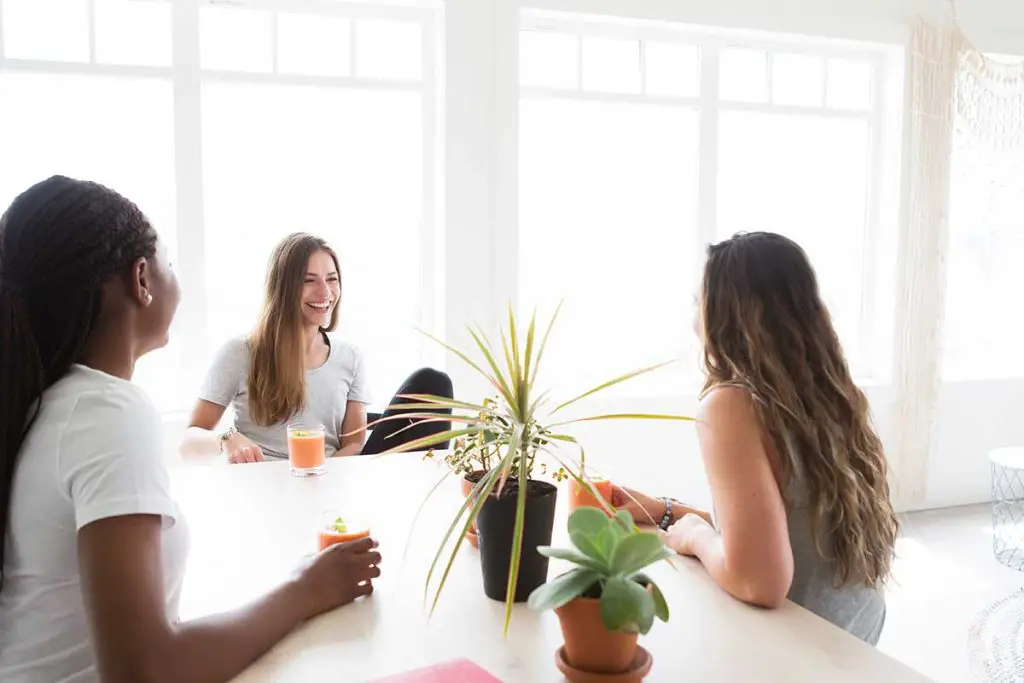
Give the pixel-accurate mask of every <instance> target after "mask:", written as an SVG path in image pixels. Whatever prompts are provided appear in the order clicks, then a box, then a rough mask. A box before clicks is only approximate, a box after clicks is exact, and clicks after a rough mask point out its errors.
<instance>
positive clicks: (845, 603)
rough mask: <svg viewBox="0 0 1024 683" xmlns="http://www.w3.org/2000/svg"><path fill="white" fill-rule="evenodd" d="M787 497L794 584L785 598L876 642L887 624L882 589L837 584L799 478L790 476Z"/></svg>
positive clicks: (858, 584) (859, 584)
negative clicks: (819, 544) (816, 534)
mask: <svg viewBox="0 0 1024 683" xmlns="http://www.w3.org/2000/svg"><path fill="white" fill-rule="evenodd" d="M785 497H786V518H787V521H788V524H789V545H790V546H791V547H792V549H793V584H792V585H791V586H790V589H789V595H787V596H786V597H788V598H789V599H790V600H792V601H793V602H795V603H796V604H798V605H800V606H802V607H804V608H806V609H808V610H810V611H811V612H814V613H815V614H817V615H818V616H819V617H821V618H822V619H825V620H827V621H830V622H832V623H833V624H835V625H836V626H838V627H839V628H841V629H843V630H845V631H849V632H850V633H851V634H853V635H855V636H856V637H858V638H860V639H861V640H863V641H865V642H867V643H870V644H871V645H877V644H878V637H879V636H880V635H881V634H882V627H883V626H884V625H885V594H884V592H883V590H882V589H881V588H879V587H875V588H872V587H870V586H868V585H865V584H863V583H852V584H847V585H844V586H840V587H837V586H836V585H835V580H834V577H835V571H834V567H833V565H832V563H831V562H829V561H828V560H826V559H824V558H822V557H821V556H820V555H819V554H818V552H817V550H816V549H815V547H814V537H813V536H812V535H811V514H810V511H809V509H808V506H807V494H806V489H805V487H804V486H803V485H802V483H801V481H800V479H798V478H797V477H795V476H794V477H792V478H791V479H790V483H789V485H788V486H787V487H786V496H785Z"/></svg>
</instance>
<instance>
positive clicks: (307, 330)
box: [302, 325, 323, 354]
mask: <svg viewBox="0 0 1024 683" xmlns="http://www.w3.org/2000/svg"><path fill="white" fill-rule="evenodd" d="M321 343H323V336H322V335H321V332H320V327H319V326H317V325H312V326H311V325H307V326H306V327H304V328H303V330H302V348H303V350H304V351H305V352H306V354H310V353H313V351H314V350H316V348H317V347H318V346H320V344H321Z"/></svg>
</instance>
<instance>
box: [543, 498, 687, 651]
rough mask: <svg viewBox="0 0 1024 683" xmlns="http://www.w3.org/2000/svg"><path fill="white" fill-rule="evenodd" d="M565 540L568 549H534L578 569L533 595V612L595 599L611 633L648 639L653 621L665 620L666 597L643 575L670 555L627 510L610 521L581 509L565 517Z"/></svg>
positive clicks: (595, 510)
mask: <svg viewBox="0 0 1024 683" xmlns="http://www.w3.org/2000/svg"><path fill="white" fill-rule="evenodd" d="M569 538H570V540H571V541H572V546H573V547H571V548H552V547H550V546H541V547H539V548H537V551H538V552H539V553H540V554H542V555H546V556H548V557H553V558H556V559H559V560H565V561H567V562H571V563H572V564H574V565H576V566H575V567H574V568H573V569H571V570H570V571H568V572H566V573H565V574H562V575H561V576H559V577H558V578H556V579H553V580H552V581H548V582H547V583H545V584H544V585H542V586H540V587H539V588H537V589H536V590H534V591H533V593H531V594H530V602H529V605H530V607H531V608H533V609H536V610H546V609H557V608H559V607H561V606H562V605H566V604H568V603H570V602H572V601H573V600H575V599H576V598H580V597H588V598H599V599H600V600H601V620H602V621H603V622H604V625H605V628H607V629H608V630H609V631H622V632H626V633H642V634H646V633H647V632H648V631H650V630H651V626H652V625H653V624H654V619H655V617H657V618H658V619H661V620H662V621H668V603H667V602H665V596H664V595H662V592H661V589H660V588H658V585H657V584H656V583H654V581H652V580H651V579H650V577H648V576H647V575H646V574H644V573H643V570H644V569H646V568H647V567H648V566H650V565H652V564H654V563H655V562H658V561H660V560H665V559H668V558H669V557H671V556H672V551H671V550H669V549H668V548H666V547H665V545H664V544H663V543H662V542H661V539H660V538H658V536H657V535H656V534H653V533H651V532H646V531H640V530H639V529H637V527H636V525H635V524H634V523H633V519H632V517H630V515H629V513H627V512H625V511H619V512H617V513H616V514H615V516H614V517H608V516H607V515H605V514H604V513H603V512H601V511H600V510H598V509H597V508H590V507H583V508H579V509H577V510H576V511H575V512H573V513H572V515H570V517H569ZM648 589H650V590H649V591H648Z"/></svg>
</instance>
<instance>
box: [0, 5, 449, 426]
mask: <svg viewBox="0 0 1024 683" xmlns="http://www.w3.org/2000/svg"><path fill="white" fill-rule="evenodd" d="M0 12H2V20H3V21H2V22H0V24H2V27H3V32H2V38H3V40H2V41H0V48H2V49H0V150H3V158H4V159H5V163H3V164H2V165H0V204H2V205H4V206H6V205H7V204H8V203H9V202H10V201H11V200H12V199H13V197H14V196H15V195H16V194H17V193H18V192H20V191H21V190H23V189H25V188H26V187H28V186H29V185H31V184H32V183H34V182H37V181H39V180H41V179H43V178H45V177H47V176H49V175H53V174H64V175H70V176H75V177H80V178H85V179H90V180H96V181H99V182H102V183H104V184H106V185H108V186H110V187H112V188H114V189H116V190H118V191H119V192H121V193H122V194H124V195H126V196H127V197H129V198H131V199H132V200H134V201H136V202H137V203H138V204H139V205H140V207H141V208H142V209H143V211H145V212H146V213H147V215H149V216H150V218H151V219H152V221H153V223H154V224H155V225H156V227H157V229H158V230H159V231H160V233H161V236H162V238H163V239H164V240H165V242H166V243H167V245H168V246H169V248H170V251H171V255H172V259H173V260H174V261H175V265H176V271H177V273H178V277H179V279H180V280H181V282H182V287H183V290H184V293H185V297H184V300H183V302H182V306H181V309H180V311H179V315H178V317H177V320H176V323H175V328H174V330H173V331H172V342H171V344H170V345H169V346H168V348H166V349H163V350H161V351H158V352H156V353H154V354H152V356H151V357H149V358H147V359H144V361H143V362H142V363H141V364H140V367H139V372H138V380H139V381H140V382H141V383H142V384H143V385H144V386H146V388H147V389H148V390H149V391H150V393H151V394H152V395H153V396H154V398H155V399H156V400H157V402H158V404H159V405H160V406H161V407H162V408H164V409H165V410H179V409H183V408H186V407H187V406H188V405H189V404H190V402H191V401H192V400H193V399H194V397H195V391H196V388H197V385H198V383H199V382H200V380H201V377H202V374H203V372H204V371H205V369H206V366H207V363H208V361H209V358H210V355H211V354H212V352H213V351H214V350H215V349H216V348H217V347H218V346H219V345H220V344H222V343H223V342H224V341H225V340H226V339H227V338H228V337H229V336H231V335H238V334H244V333H245V332H247V331H248V330H249V329H250V328H251V327H252V325H253V323H254V322H255V320H256V317H257V314H258V311H259V307H260V304H261V300H262V293H263V279H264V274H265V269H266V264H267V260H268V257H269V256H270V253H271V250H272V248H273V246H274V244H275V243H276V242H278V241H279V240H280V239H281V238H282V237H284V236H285V235H287V234H288V233H290V232H294V231H304V232H311V233H314V234H318V235H320V236H322V237H324V238H325V239H327V240H328V242H330V243H331V244H332V246H334V247H335V249H336V250H337V252H338V254H339V257H340V258H341V260H342V270H343V273H342V288H343V294H342V302H341V333H342V334H343V336H345V337H346V338H348V339H350V340H351V341H353V342H354V343H356V344H358V345H359V346H360V347H361V348H362V349H363V350H364V352H365V353H366V355H367V359H368V367H369V371H370V373H371V390H372V392H373V393H374V398H375V399H376V400H377V401H378V402H381V403H383V402H385V401H387V399H388V398H389V396H390V392H392V391H394V390H395V389H396V388H397V386H398V383H399V381H400V380H401V379H402V377H404V376H405V375H406V374H408V373H409V372H410V371H412V370H413V369H415V367H417V366H418V365H419V364H421V363H422V362H423V357H422V356H423V354H424V353H428V351H427V350H426V349H425V348H424V344H423V337H422V336H421V335H419V334H418V333H417V332H416V331H415V328H416V327H428V328H432V327H435V326H436V324H437V321H435V320H433V319H432V311H434V310H436V307H435V306H434V300H435V298H436V297H437V296H438V294H439V292H438V289H437V287H435V281H434V279H433V273H434V270H433V268H432V267H430V264H429V263H425V260H426V259H428V258H430V256H431V255H432V254H433V253H434V241H435V240H436V239H437V235H436V234H435V220H434V208H433V207H434V202H433V199H432V197H433V194H434V191H435V190H434V183H435V178H434V174H433V169H434V165H435V164H434V159H435V149H434V146H435V144H436V140H435V134H436V131H435V129H434V127H435V121H436V118H437V117H436V116H434V115H433V108H434V106H435V96H436V93H435V81H436V79H435V78H434V73H435V67H436V65H435V57H434V52H435V49H434V48H435V43H436V41H435V37H434V31H435V26H434V21H435V17H434V14H433V12H432V11H429V10H425V9H417V8H412V7H389V6H385V5H383V4H367V3H360V4H357V5H346V4H342V3H338V4H334V3H323V2H308V1H306V0H275V1H274V2H253V3H231V4H230V5H227V4H222V3H206V2H201V1H200V0H184V1H183V0H178V1H177V2H173V3H172V2H170V1H161V0H152V1H149V2H138V1H136V0H0Z"/></svg>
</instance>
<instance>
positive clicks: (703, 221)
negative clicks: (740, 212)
mask: <svg viewBox="0 0 1024 683" xmlns="http://www.w3.org/2000/svg"><path fill="white" fill-rule="evenodd" d="M720 53H721V49H720V46H718V45H717V44H713V43H705V44H704V46H703V47H702V49H701V53H700V152H699V161H698V171H697V178H698V200H697V212H698V218H697V239H698V249H697V254H696V264H695V265H696V268H697V269H698V272H699V268H700V264H701V263H702V262H703V259H704V249H705V247H706V246H707V245H708V244H709V243H711V242H713V241H714V240H715V236H716V234H717V231H718V117H719V101H718V63H719V54H720Z"/></svg>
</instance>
